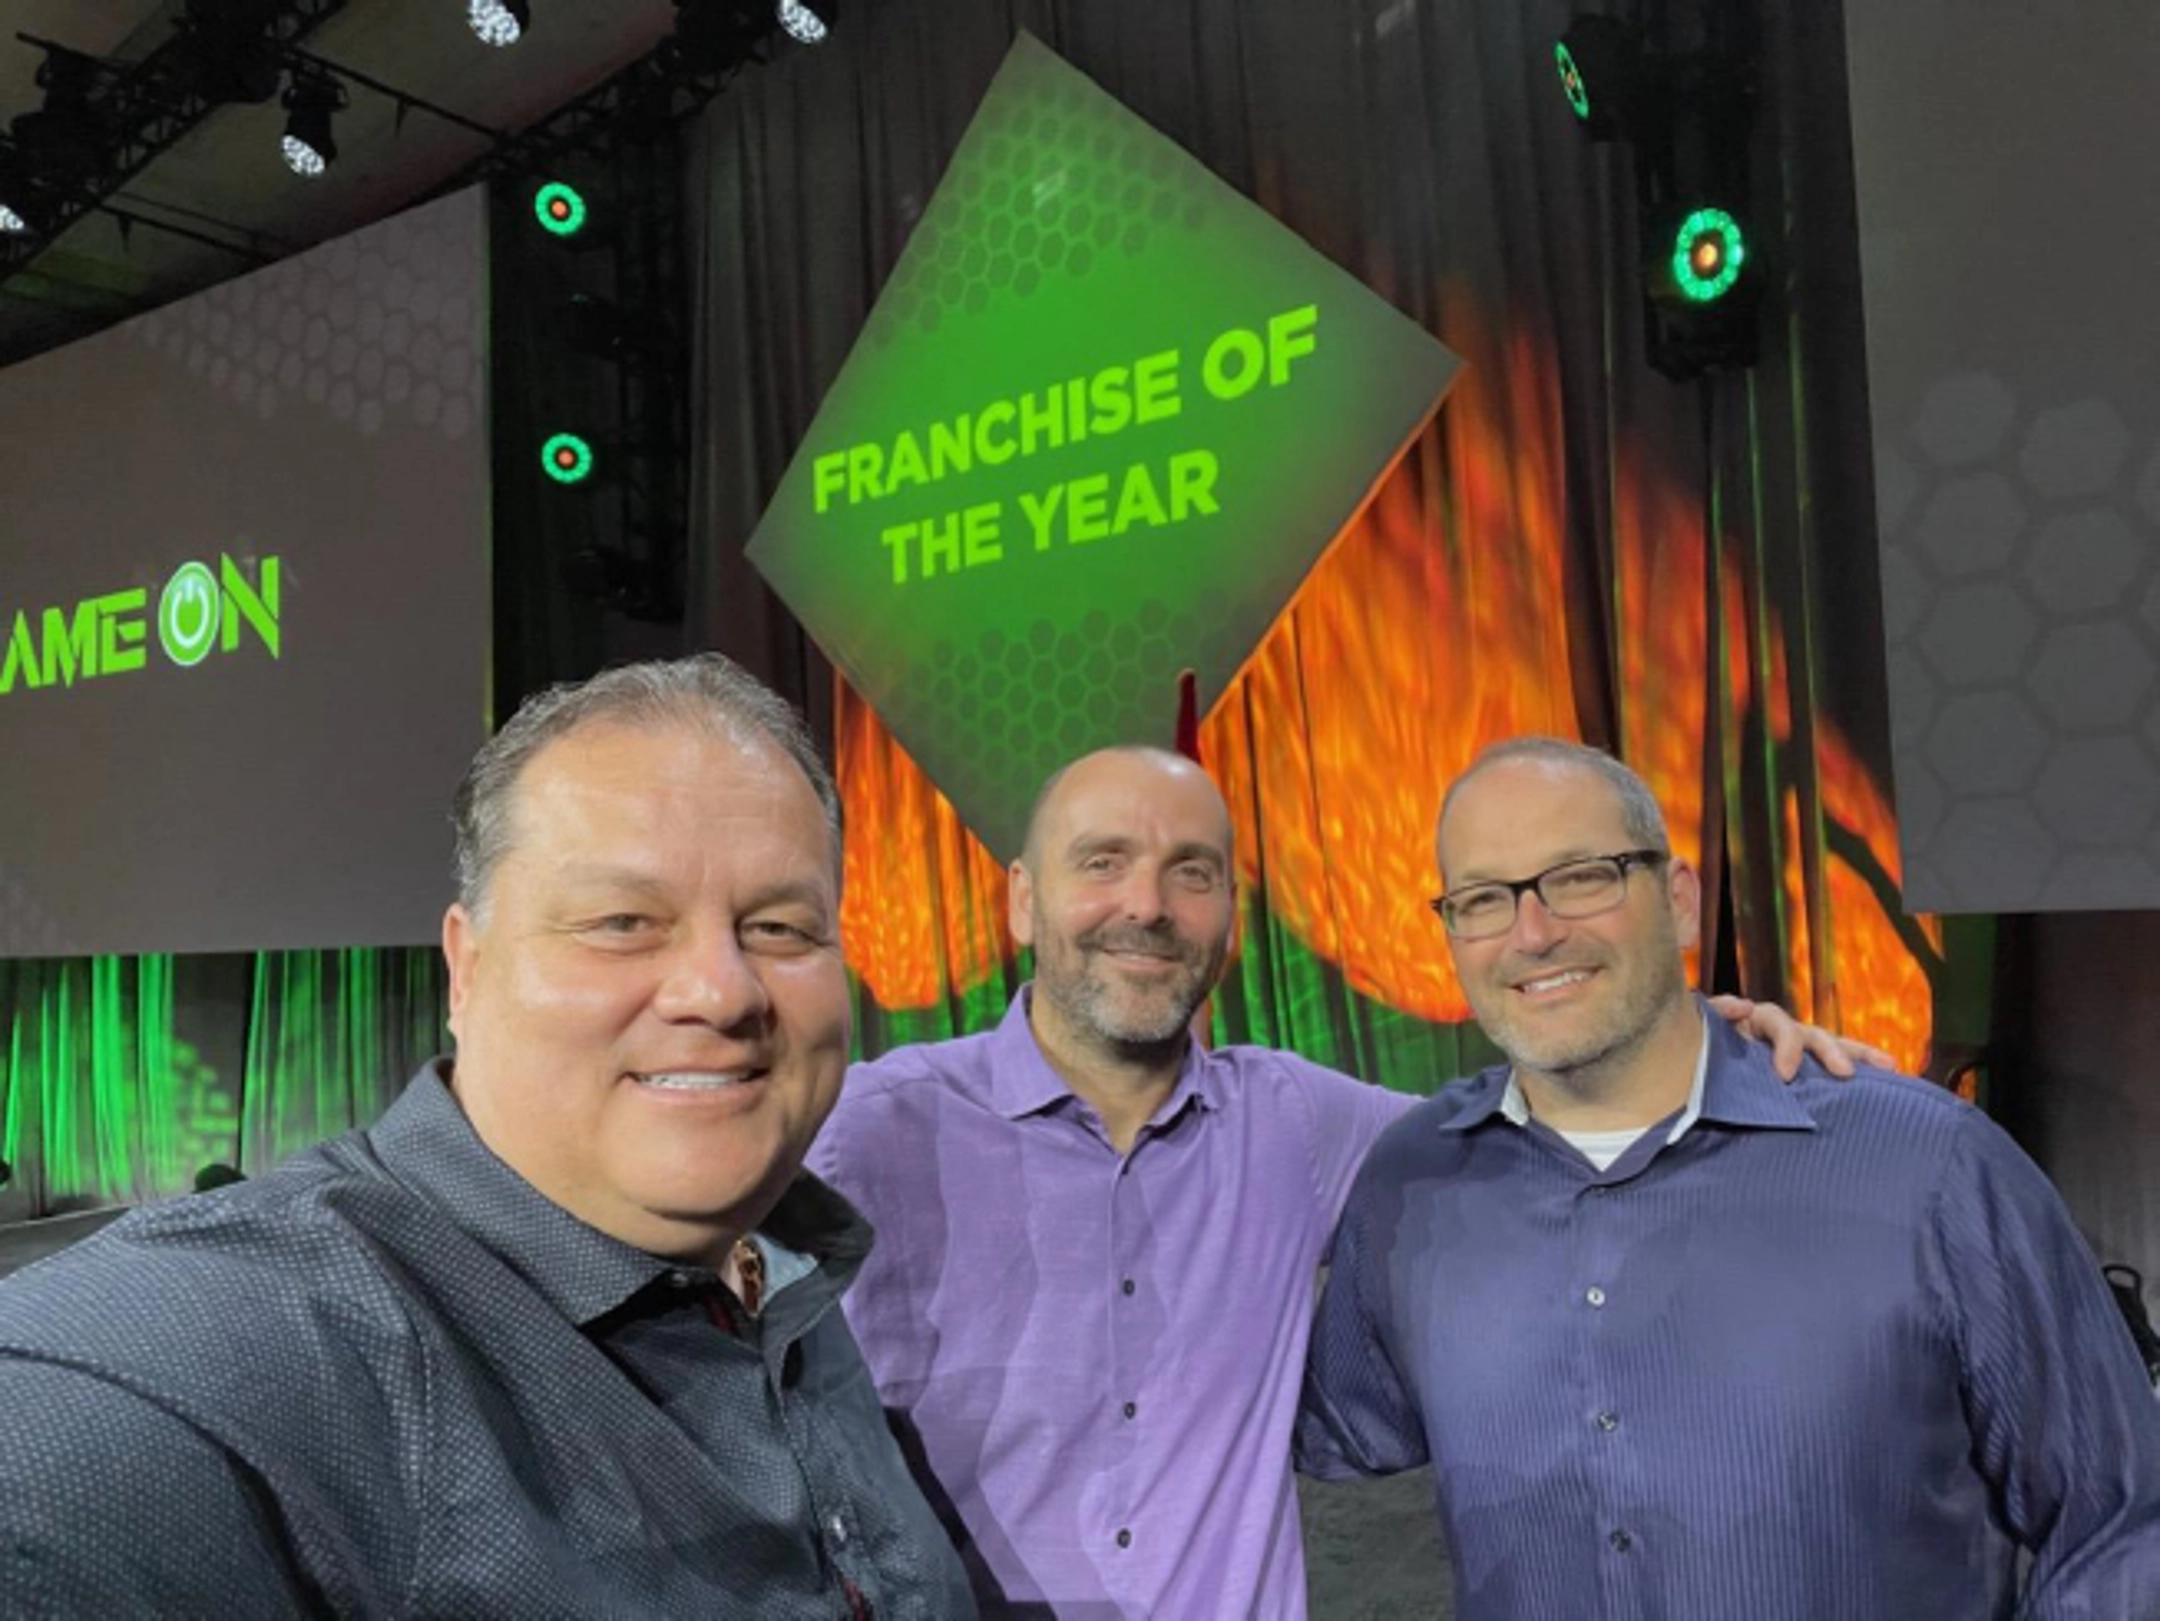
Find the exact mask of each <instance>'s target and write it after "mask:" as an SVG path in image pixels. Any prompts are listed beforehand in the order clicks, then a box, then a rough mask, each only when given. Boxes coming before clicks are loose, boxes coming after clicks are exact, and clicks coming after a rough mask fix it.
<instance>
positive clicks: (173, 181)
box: [0, 0, 676, 360]
mask: <svg viewBox="0 0 2160 1621" xmlns="http://www.w3.org/2000/svg"><path fill="white" fill-rule="evenodd" d="M186 9H187V8H186V4H185V0H5V3H4V4H0V20H4V22H5V25H6V31H5V33H4V34H0V126H6V125H9V124H11V123H12V121H13V120H14V119H15V118H16V117H17V115H19V114H21V113H24V112H28V111H31V110H33V109H35V108H37V107H39V106H40V105H41V103H42V101H43V98H44V93H43V92H42V91H41V90H40V89H39V88H38V87H37V84H36V76H37V72H38V68H39V66H40V65H41V64H42V63H43V62H44V61H45V52H44V51H42V50H41V49H39V48H38V47H36V46H33V45H30V44H27V43H24V42H23V41H22V40H21V39H19V38H18V37H17V35H18V34H31V35H36V36H39V37H41V38H43V39H45V40H48V41H51V42H52V43H54V44H58V45H62V46H65V47H68V48H69V49H71V50H74V51H78V52H82V53H84V54H86V55H90V56H94V57H98V58H101V59H104V60H105V61H108V62H110V63H113V64H116V65H120V66H123V67H124V66H127V65H130V64H139V63H141V62H142V61H143V60H144V59H145V58H147V57H149V56H150V55H151V54H152V53H153V52H156V51H158V50H159V49H160V48H161V47H164V46H166V45H167V44H168V43H169V42H170V41H171V40H172V39H173V38H174V35H175V32H176V29H177V26H178V24H179V22H180V20H181V18H182V16H183V14H184V13H185V11H186ZM273 9H274V10H275V9H279V8H277V7H275V6H273ZM283 9H286V10H289V11H292V12H294V13H296V14H297V13H299V12H300V11H303V10H304V11H305V12H307V13H308V14H310V15H314V16H319V17H320V18H321V20H320V21H319V22H317V23H315V25H314V26H313V27H312V28H310V29H309V30H308V31H307V32H306V33H305V34H304V35H302V36H300V37H299V38H298V39H297V41H296V42H297V43H298V44H299V45H300V46H301V47H302V48H304V49H305V50H306V51H308V52H310V53H312V54H314V55H316V56H320V57H322V58H325V59H327V60H328V61H330V62H331V63H334V64H337V65H338V66H342V67H347V68H351V69H354V70H357V71H358V72H360V73H362V74H365V75H367V76H368V77H370V78H373V79H376V80H379V81H382V82H383V83H385V84H387V85H389V86H392V87H394V88H395V89H397V90H399V91H403V92H405V93H406V94H408V95H410V96H412V97H415V98H418V99H419V100H421V101H426V102H432V103H435V104H436V105H438V106H440V107H442V108H444V109H446V110H448V111H451V112H454V113H456V114H458V115H459V116H460V117H462V118H463V119H465V120H468V121H469V122H471V123H474V124H479V125H483V126H486V127H487V128H488V129H490V130H498V131H502V132H505V133H508V132H514V131H519V130H524V129H527V128H529V127H530V126H533V125H535V124H537V123H539V122H540V121H542V120H544V119H546V118H547V117H548V115H549V114H551V113H553V112H554V111H555V110H556V109H558V108H560V107H562V106H563V105H564V104H565V103H567V102H570V101H572V100H574V99H576V98H577V97H579V96H580V95H582V94H583V93H584V92H586V91H587V90H589V89H591V88H592V87H593V86H594V85H596V84H599V83H600V82H601V81H603V80H606V79H608V78H609V77H610V76H612V75H614V74H615V73H616V72H617V71H618V70H620V69H622V68H623V67H624V66H626V65H627V64H629V63H631V62H633V61H635V60H637V59H638V58H641V57H644V56H646V55H647V54H648V53H649V52H651V50H652V49H653V47H654V46H655V45H656V44H657V43H658V42H659V41H660V40H662V39H663V38H665V37H666V36H667V35H668V33H669V32H670V31H671V30H672V29H673V27H674V25H675V17H676V10H675V5H674V0H532V13H533V20H532V26H531V28H530V30H529V31H528V33H527V34H526V36H525V38H524V39H522V40H521V41H519V42H518V43H517V44H515V45H513V46H510V47H508V48H502V49H498V48H493V47H490V46H487V45H484V44H482V43H481V42H480V41H479V40H478V39H477V38H476V37H475V36H474V35H473V33H472V31H471V29H470V28H469V27H468V26H467V24H466V20H465V11H466V0H345V3H344V4H342V5H339V4H337V3H336V0H314V3H313V4H312V5H309V6H306V7H304V8H303V7H298V6H293V7H287V8H283ZM325 13H327V15H324V14H325ZM350 94H351V103H350V106H349V108H348V110H346V111H345V112H344V113H342V114H340V115H339V117H338V120H337V126H336V139H337V144H338V150H339V158H338V161H337V162H336V163H335V164H334V165H332V166H331V167H330V169H329V171H328V172H327V173H325V174H324V175H322V176H321V177H319V178H317V179H313V180H304V179H301V178H300V177H298V176H297V175H295V174H293V173H292V172H291V171H290V170H288V169H287V168H286V166H285V164H284V161H283V159H282V158H281V156H280V154H279V150H278V146H279V137H280V136H281V134H282V133H283V131H284V127H285V113H284V110H283V109H282V108H281V107H280V106H279V105H278V103H277V102H276V101H271V102H268V103H266V104H261V105H228V106H221V107H217V108H215V109H213V110H211V111H209V112H208V113H207V114H206V115H205V116H203V117H202V118H201V120H200V121H199V122H198V123H196V124H195V125H194V127H193V128H192V129H189V130H188V131H187V132H186V133H185V134H183V135H182V136H181V137H180V138H179V139H178V140H177V141H175V142H174V143H173V144H172V145H171V146H170V147H168V148H166V149H164V150H162V151H160V152H158V153H157V154H156V155H155V156H154V157H153V158H151V160H150V161H149V162H148V163H147V164H145V165H144V166H143V167H142V168H141V169H140V170H139V171H138V172H137V173H136V174H135V175H134V176H133V177H132V178H131V179H129V180H128V181H127V183H126V184H125V185H124V186H122V187H120V188H119V189H118V190H116V191H114V192H113V193H112V194H111V195H110V196H109V197H108V198H107V199H106V200H107V202H109V203H110V204H111V205H112V206H113V207H114V208H116V209H118V210H120V211H123V212H124V213H126V214H128V215H132V216H135V220H134V222H133V223H127V222H124V221H123V220H122V219H121V218H119V217H118V216H117V215H116V214H114V213H112V212H106V211H98V210H93V211H92V212H90V213H88V214H85V215H83V216H82V217H81V218H79V219H77V220H76V221H75V222H74V223H73V224H72V225H69V226H67V227H66V228H65V229H63V230H61V231H60V232H59V234H58V235H57V236H56V237H54V238H53V239H51V240H49V241H40V242H36V243H34V244H27V245H24V244H16V245H15V246H14V247H13V255H12V257H8V258H0V278H4V279H0V359H7V360H12V359H19V358H21V357H22V356H24V355H26V354H29V353H33V352H35V351H37V350H39V349H42V348H46V347H50V346H51V345H53V344H55V343H58V342H62V341H64V340H66V339H68V338H71V337H74V336H77V335H80V334H81V333H84V332H87V331H92V330H95V329H96V328H97V327H99V326H102V325H105V324H108V323H110V322H112V321H114V320H118V319H121V318H123V317H125V316H127V315H130V314H133V313H135V312H136V311H138V310H141V309H145V308H149V307H151V306H154V305H157V304H161V303H164V302H167V301H168V300H170V299H173V298H177V297H179V296H181V295H183V294H185V293H189V292H192V291H194V290H196V289H198V288H200V287H204V286H207V285H209V284H210V283H213V282H216V281H220V280H223V279H225V278H226V277H229V276H233V275H237V274H241V273H243V272H245V271H246V270H248V269H250V268H252V267H253V266H254V265H255V264H256V263H258V262H262V261H267V260H270V259H276V258H281V257H283V256H284V255H286V254H288V253H292V252H294V251H296V250H298V249H301V248H304V247H307V246H309V245H311V244H313V243H316V242H320V241H322V240H324V239H326V238H329V237H333V236H337V235H339V234H341V233H343V232H346V231H349V230H352V229H354V228H356V227H358V226H361V225H365V224H367V223H369V222H371V221H373V220H377V219H380V218H382V217H383V216H384V215H386V214H390V213H394V212H395V211H396V210H398V209H399V208H401V207H404V206H405V205H407V204H409V203H412V202H415V201H417V200H419V199H420V198H422V197H424V196H426V195H427V194H428V193H429V192H430V191H432V190H433V189H435V188H436V187H438V186H440V185H441V184H443V183H444V182H445V181H447V180H449V179H451V178H453V177H455V176H456V175H458V174H460V173H461V172H464V171H466V170H468V169H470V168H471V167H472V166H473V165H474V164H475V163H476V162H477V161H478V160H479V159H481V158H483V157H484V156H486V155H487V154H488V153H489V152H490V150H491V149H492V148H493V143H491V141H490V140H489V138H488V137H487V136H485V135H481V134H477V133H474V132H472V131H470V130H467V129H463V128H460V127H458V126H457V125H456V124H453V123H450V122H448V121H445V120H443V119H441V118H438V117H435V116H433V115H431V114H430V113H428V112H426V111H423V110H418V109H408V110H407V112H406V113H405V116H403V117H402V119H401V118H400V116H399V108H398V104H397V103H396V102H395V101H394V100H393V99H391V98H390V97H388V96H385V95H382V94H379V93H377V92H374V91H371V90H369V89H366V88H363V87H361V86H359V85H357V84H355V85H353V86H352V87H351V90H350ZM152 222H162V223H163V224H166V225H170V226H175V227H179V228H180V229H181V230H182V231H186V232H190V233H195V235H194V236H190V235H181V234H177V233H176V232H174V231H168V230H161V229H158V228H157V226H156V224H154V223H152ZM195 236H200V237H205V238H209V239H211V241H213V242H215V243H219V244H227V245H229V248H230V249H231V250H238V251H228V248H227V247H221V246H213V245H210V243H208V242H205V241H201V240H196V239H195ZM8 242H9V239H7V238H0V245H5V244H7V243H8Z"/></svg>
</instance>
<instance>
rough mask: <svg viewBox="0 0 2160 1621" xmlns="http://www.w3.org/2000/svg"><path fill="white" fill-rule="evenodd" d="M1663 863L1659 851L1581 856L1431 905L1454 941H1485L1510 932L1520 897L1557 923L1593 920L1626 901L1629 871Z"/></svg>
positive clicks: (1449, 894)
mask: <svg viewBox="0 0 2160 1621" xmlns="http://www.w3.org/2000/svg"><path fill="white" fill-rule="evenodd" d="M1665 859H1666V852H1665V851H1663V850H1623V851H1621V852H1620V853H1619V854H1618V855H1610V856H1585V857H1584V858H1582V859H1581V860H1579V861H1563V862H1561V863H1560V864H1559V865H1558V866H1555V867H1547V868H1546V869H1545V870H1544V871H1543V872H1541V873H1537V874H1534V875H1533V876H1531V877H1528V878H1515V879H1495V880H1494V881H1493V882H1491V883H1489V884H1465V885H1463V887H1462V888H1460V889H1451V890H1449V891H1448V892H1447V893H1446V894H1445V895H1442V896H1441V897H1440V898H1439V899H1437V900H1435V901H1434V902H1433V903H1432V909H1433V910H1434V911H1435V912H1438V913H1439V914H1440V921H1441V922H1443V923H1445V924H1446V925H1447V931H1448V933H1450V934H1452V935H1453V936H1455V938H1456V939H1458V940H1490V939H1492V938H1493V937H1494V936H1495V935H1500V934H1505V933H1507V932H1508V930H1509V929H1511V928H1513V927H1514V926H1515V912H1516V908H1517V907H1519V906H1520V905H1521V904H1522V897H1523V892H1524V891H1525V890H1535V891H1536V892H1537V898H1538V901H1539V903H1540V904H1541V905H1542V906H1543V907H1544V908H1545V910H1546V911H1548V912H1550V913H1552V915H1553V916H1554V917H1558V918H1568V919H1571V920H1572V919H1576V918H1585V917H1596V916H1597V915H1598V914H1599V913H1600V912H1610V911H1611V910H1612V909H1613V908H1614V907H1616V906H1618V905H1619V904H1620V903H1621V902H1622V901H1624V900H1626V899H1627V875H1628V872H1629V870H1630V869H1631V868H1635V867H1654V866H1656V865H1657V864H1658V863H1659V862H1661V861H1663V860H1665Z"/></svg>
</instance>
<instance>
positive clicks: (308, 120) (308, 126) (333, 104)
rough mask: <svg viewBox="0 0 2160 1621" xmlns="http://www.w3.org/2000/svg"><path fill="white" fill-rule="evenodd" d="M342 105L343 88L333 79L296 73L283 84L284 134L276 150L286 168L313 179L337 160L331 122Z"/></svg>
mask: <svg viewBox="0 0 2160 1621" xmlns="http://www.w3.org/2000/svg"><path fill="white" fill-rule="evenodd" d="M344 105H345V87H344V86H343V85H341V84H339V83H338V82H337V81H336V80H335V79H331V78H327V77H323V76H321V75H317V74H301V73H295V74H294V75H293V77H292V82H291V83H290V84H288V85H287V86H286V87H285V135H284V138H283V139H282V140H281V141H280V142H279V150H281V151H282V152H283V153H284V154H285V167H286V168H288V169H290V170H292V172H293V173H294V174H296V175H299V176H300V177H301V178H303V179H306V180H313V179H315V178H316V177H317V176H319V175H321V174H322V173H323V171H325V170H326V169H328V168H329V167H330V165H331V164H333V163H335V162H337V141H336V139H335V138H334V137H333V136H332V135H331V133H330V121H331V119H332V117H333V116H335V114H336V113H337V112H338V111H339V110H340V109H341V108H343V107H344Z"/></svg>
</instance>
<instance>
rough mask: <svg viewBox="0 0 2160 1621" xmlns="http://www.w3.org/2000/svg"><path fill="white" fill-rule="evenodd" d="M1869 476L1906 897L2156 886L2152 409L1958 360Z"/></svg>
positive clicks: (2140, 903)
mask: <svg viewBox="0 0 2160 1621" xmlns="http://www.w3.org/2000/svg"><path fill="white" fill-rule="evenodd" d="M1877 485H1878V496H1879V500H1878V503H1877V512H1878V517H1879V519H1880V521H1881V525H1882V537H1883V550H1882V572H1883V606H1884V623H1885V627H1886V631H1887V634H1888V638H1889V658H1888V670H1889V676H1890V702H1891V735H1892V743H1893V747H1894V749H1895V751H1896V754H1897V777H1898V806H1899V825H1900V832H1901V836H1902V837H1903V840H1904V853H1905V862H1906V884H1905V899H1906V904H1907V905H1909V906H1911V907H1912V908H1913V909H1914V910H1925V911H1946V912H1966V911H2022V910H2045V909H2060V908H2075V909H2081V910H2082V909H2094V908H2103V909H2104V908H2115V907H2148V906H2153V905H2160V564H2156V554H2160V421H2155V420H2150V419H2141V418H2140V416H2139V413H2138V412H2137V411H2136V410H2133V409H2131V408H2129V407H2127V406H2124V405H2122V404H2120V403H2118V402H2114V401H2109V400H2101V399H2071V400H2044V401H2043V400H2030V401H2028V400H2021V399H2020V398H2019V397H2018V395H2017V393H2016V392H2015V390H2013V389H2012V388H2011V387H2010V386H2009V385H2008V384H2006V383H2005V382H2004V381H2003V380H2001V379H2000V378H1998V377H1995V376H1993V375H1992V374H1989V373H1986V372H1967V373H1962V374H1959V375H1955V376H1951V377H1946V378H1943V379H1941V380H1939V381H1938V382H1936V383H1935V384H1934V386H1933V387H1932V388H1931V389H1930V390H1929V391H1928V393H1927V395H1926V397H1925V398H1924V399H1923V400H1922V401H1921V403H1920V406H1919V409H1918V411H1917V413H1916V414H1915V416H1914V419H1913V421H1912V422H1911V424H1910V425H1909V427H1908V428H1907V430H1906V432H1905V433H1904V434H1903V435H1902V436H1900V437H1899V438H1898V439H1897V441H1896V442H1895V443H1894V444H1891V445H1888V446H1886V447H1885V448H1884V449H1883V450H1882V451H1881V452H1880V453H1879V456H1878V466H1877Z"/></svg>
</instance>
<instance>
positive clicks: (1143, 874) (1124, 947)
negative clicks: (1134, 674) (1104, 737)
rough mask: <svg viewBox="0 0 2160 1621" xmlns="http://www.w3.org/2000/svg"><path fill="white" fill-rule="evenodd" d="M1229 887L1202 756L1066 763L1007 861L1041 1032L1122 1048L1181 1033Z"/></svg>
mask: <svg viewBox="0 0 2160 1621" xmlns="http://www.w3.org/2000/svg"><path fill="white" fill-rule="evenodd" d="M1236 895H1237V892H1236V887H1235V884H1234V881H1233V877H1232V873H1231V868H1230V816H1229V812H1228V811H1227V810H1226V809H1225V808H1224V806H1223V802H1222V795H1221V794H1219V793H1217V792H1216V791H1215V785H1214V784H1213V783H1211V782H1209V781H1208V779H1207V777H1206V775H1205V774H1204V773H1203V772H1202V771H1201V770H1200V768H1199V767H1197V766H1195V765H1193V764H1192V763H1190V762H1189V761H1185V760H1180V759H1178V758H1176V757H1175V756H1173V755H1163V754H1157V753H1154V752H1152V751H1143V750H1110V751H1106V752H1104V753H1101V754H1091V755H1089V756H1087V757H1086V758H1085V759H1083V760H1080V761H1078V762H1077V763H1075V764H1074V765H1073V766H1071V767H1070V768H1069V769H1068V770H1067V771H1066V772H1065V774H1064V775H1063V776H1062V777H1060V778H1059V779H1058V781H1057V783H1056V785H1055V786H1054V787H1053V788H1052V789H1051V790H1050V793H1049V795H1048V796H1047V797H1046V798H1045V799H1044V801H1043V803H1042V805H1041V806H1040V807H1039V809H1038V810H1037V812H1036V816H1035V821H1034V825H1033V827H1032V828H1031V829H1030V836H1029V839H1028V849H1027V853H1026V854H1025V855H1023V856H1022V857H1021V858H1020V860H1018V861H1016V862H1014V863H1013V866H1012V886H1011V924H1012V931H1013V937H1014V938H1015V939H1017V940H1018V941H1019V942H1020V943H1021V944H1022V945H1030V946H1033V947H1034V948H1035V990H1034V999H1033V1002H1032V1014H1033V1018H1034V1020H1035V1027H1036V1032H1037V1034H1038V1036H1040V1037H1041V1038H1042V1040H1043V1043H1044V1045H1045V1046H1046V1047H1049V1048H1050V1049H1051V1050H1053V1051H1073V1050H1076V1049H1077V1050H1081V1051H1091V1052H1095V1053H1099V1054H1102V1055H1104V1056H1114V1057H1119V1058H1126V1057H1131V1056H1134V1055H1135V1054H1145V1053H1150V1052H1164V1051H1168V1050H1170V1049H1173V1048H1176V1047H1178V1046H1181V1045H1182V1044H1183V1042H1184V1039H1185V1033H1186V1029H1187V1027H1188V1026H1189V1025H1190V1023H1191V1022H1192V1016H1193V1014H1194V1012H1195V1011H1197V1010H1198V1008H1199V1006H1200V1004H1201V1003H1202V1002H1204V1001H1206V1000H1207V995H1208V992H1209V991H1211V990H1213V989H1214V988H1215V981H1216V978H1217V976H1219V975H1220V974H1221V972H1222V965H1223V959H1224V957H1225V956H1226V955H1227V954H1228V952H1229V949H1230V926H1231V921H1232V916H1233V909H1234V907H1235V904H1236Z"/></svg>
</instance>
